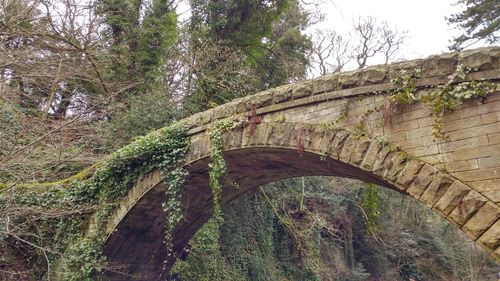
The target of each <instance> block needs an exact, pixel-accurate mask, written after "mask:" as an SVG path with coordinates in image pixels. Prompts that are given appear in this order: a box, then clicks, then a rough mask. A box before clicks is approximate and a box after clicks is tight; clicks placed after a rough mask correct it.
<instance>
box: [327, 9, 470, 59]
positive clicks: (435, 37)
mask: <svg viewBox="0 0 500 281" xmlns="http://www.w3.org/2000/svg"><path fill="white" fill-rule="evenodd" d="M456 1H457V0H419V1H415V0H412V1H410V0H327V1H325V2H326V3H324V4H323V5H321V6H320V8H321V11H322V12H323V13H325V15H326V17H325V22H323V23H321V24H320V28H333V29H334V30H339V31H341V32H347V31H348V30H349V28H350V27H351V26H352V23H353V21H355V20H356V19H358V17H359V16H362V17H364V16H372V17H374V18H377V20H381V21H384V20H385V21H387V22H388V23H389V25H390V26H396V27H397V28H398V30H406V31H408V36H407V38H406V40H405V46H404V48H403V49H402V55H403V57H404V59H413V58H418V57H425V56H429V55H433V54H439V53H442V52H446V51H448V48H447V47H448V46H449V45H450V43H449V42H450V40H451V39H452V38H453V36H454V35H455V36H456V35H457V34H458V32H457V30H453V28H452V27H451V26H449V25H448V24H447V22H446V19H445V17H446V16H450V15H451V14H452V13H456V12H458V11H460V7H456V6H454V5H453V4H454V3H455V2H456Z"/></svg>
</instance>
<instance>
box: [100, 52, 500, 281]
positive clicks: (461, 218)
mask: <svg viewBox="0 0 500 281" xmlns="http://www.w3.org/2000/svg"><path fill="white" fill-rule="evenodd" d="M458 65H467V66H471V67H474V68H475V70H474V71H473V72H471V73H469V74H468V75H467V76H466V77H465V78H463V81H479V80H487V81H491V82H493V83H497V84H498V82H499V81H500V48H486V49H477V50H472V51H466V52H462V53H448V54H442V55H438V56H431V57H428V58H426V59H420V60H414V61H406V62H401V63H395V64H391V65H382V66H375V67H370V68H366V69H363V70H357V71H352V72H345V73H340V74H333V75H327V76H323V77H320V78H317V79H315V80H312V81H304V82H301V83H298V84H295V85H287V86H282V87H278V88H275V89H270V90H267V91H264V92H261V93H258V94H255V95H253V96H248V97H244V98H241V99H237V100H234V101H232V102H230V103H227V104H225V105H222V106H219V107H216V108H214V109H211V110H208V111H205V112H202V113H198V114H196V115H193V116H191V117H189V118H187V119H185V120H184V121H185V122H186V123H187V124H188V125H189V128H190V129H189V137H190V141H191V142H190V147H189V152H188V155H187V157H186V164H185V165H186V167H187V168H188V170H189V176H188V178H187V181H186V184H185V187H184V189H183V194H182V206H183V208H184V219H183V220H182V222H181V223H180V224H179V225H178V226H177V227H176V229H175V230H174V233H173V248H174V250H175V251H176V252H177V253H178V254H179V255H182V250H183V248H184V246H185V245H186V244H187V243H188V241H189V240H190V238H191V237H192V236H193V235H194V234H195V233H196V231H197V230H198V229H199V228H200V227H201V226H202V225H203V224H204V223H205V222H206V221H207V220H208V219H209V217H210V216H211V214H212V212H213V201H212V200H213V198H212V192H211V189H210V188H209V185H208V171H209V170H208V164H209V162H210V145H211V143H210V139H209V135H208V132H207V129H208V128H209V127H210V126H211V123H212V122H213V121H214V120H217V119H222V118H233V119H235V120H238V119H242V118H243V119H249V120H251V121H250V122H248V123H249V124H247V126H240V127H238V128H236V129H234V130H231V131H230V132H228V133H226V135H225V143H224V157H225V160H226V163H227V167H228V171H229V179H227V181H226V182H227V183H229V182H236V183H238V187H235V186H234V185H231V184H226V186H225V187H224V188H223V192H222V195H221V202H222V205H223V204H226V203H227V202H229V201H231V200H233V199H234V198H236V197H238V196H239V195H240V194H242V193H245V192H247V191H250V190H253V189H255V188H257V187H258V186H260V185H263V184H265V183H268V182H272V181H276V180H280V179H284V178H290V177H298V176H313V175H322V176H338V177H348V178H353V179H358V180H362V181H366V182H373V183H376V184H378V185H380V186H384V187H387V188H390V189H393V190H396V191H398V192H400V193H402V194H406V195H408V196H411V197H413V198H415V199H416V200H418V201H420V202H422V203H423V204H425V205H426V206H428V207H429V208H431V209H432V210H435V211H436V212H437V213H439V214H440V215H441V216H443V217H444V218H446V219H447V220H448V221H450V222H451V223H453V224H454V225H456V227H457V228H460V229H461V230H462V231H463V232H465V233H466V234H467V235H468V236H469V237H470V238H471V239H473V240H475V241H477V242H478V243H479V244H480V245H482V246H484V248H485V249H487V250H488V251H489V252H490V253H491V254H492V255H493V256H494V257H496V258H497V259H498V258H499V257H500V220H499V217H500V206H499V203H500V91H498V89H499V87H498V86H497V90H496V92H494V93H492V94H490V95H488V96H487V97H485V98H482V99H479V98H478V99H472V100H470V101H467V102H465V103H464V104H463V105H461V106H460V107H459V108H458V109H456V110H455V111H453V112H447V113H445V114H444V116H443V119H442V125H443V132H444V133H445V134H446V136H447V138H448V139H447V140H443V139H439V138H436V137H434V136H433V134H432V130H433V125H434V124H435V122H436V121H435V117H434V116H433V114H432V113H433V111H432V109H431V108H429V107H427V106H425V105H424V104H423V103H422V102H417V103H414V104H409V105H400V106H398V107H397V108H396V109H395V110H388V109H387V104H388V99H389V95H390V93H391V91H393V90H394V89H395V88H396V86H395V85H394V84H393V83H391V79H392V78H395V77H400V76H401V71H402V70H406V71H410V72H411V71H415V70H418V71H419V72H420V73H421V75H420V77H419V78H418V79H416V85H415V86H416V95H417V96H422V95H425V94H426V93H429V92H430V91H432V90H433V89H436V87H439V86H440V85H443V84H445V83H447V82H448V79H449V76H450V75H452V74H453V73H455V71H456V69H457V66H458ZM165 200H166V198H165V194H164V183H163V182H162V179H161V178H160V174H159V172H153V173H151V174H150V175H148V176H145V177H144V178H142V179H141V180H139V181H138V182H137V184H136V185H135V186H134V187H133V188H132V189H131V190H130V192H129V193H128V195H127V196H126V197H125V198H123V200H122V201H121V202H120V207H119V208H118V209H117V211H116V213H115V214H114V215H113V216H112V219H111V220H110V221H109V223H108V227H107V232H108V237H107V242H106V245H105V250H104V255H105V256H106V257H107V258H108V261H109V262H111V263H112V264H114V265H120V266H122V268H121V270H122V271H124V272H125V273H126V274H129V276H128V277H124V275H122V274H116V273H107V275H108V277H109V279H110V280H161V279H165V278H166V277H165V276H166V275H167V274H168V270H169V269H170V268H171V267H172V265H173V263H174V260H172V259H170V258H167V256H166V246H165V244H164V229H165V214H164V212H163V211H162V203H163V202H165ZM165 260H166V264H164V261H165Z"/></svg>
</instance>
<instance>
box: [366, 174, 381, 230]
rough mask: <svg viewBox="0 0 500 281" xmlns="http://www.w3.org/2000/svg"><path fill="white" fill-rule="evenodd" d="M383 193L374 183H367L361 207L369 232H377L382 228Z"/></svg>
mask: <svg viewBox="0 0 500 281" xmlns="http://www.w3.org/2000/svg"><path fill="white" fill-rule="evenodd" d="M382 204H383V202H382V195H381V192H380V190H379V189H378V188H377V186H376V185H375V184H373V183H368V184H366V188H365V189H364V191H363V195H362V197H361V203H360V206H361V209H362V211H363V214H364V216H365V221H366V226H367V231H368V233H371V234H375V233H377V232H378V231H379V230H380V220H379V219H380V214H381V212H380V208H381V206H382Z"/></svg>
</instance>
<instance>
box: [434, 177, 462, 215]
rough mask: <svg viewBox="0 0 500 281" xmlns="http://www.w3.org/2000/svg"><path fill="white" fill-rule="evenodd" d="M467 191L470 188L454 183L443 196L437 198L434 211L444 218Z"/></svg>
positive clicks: (458, 182) (460, 183)
mask: <svg viewBox="0 0 500 281" xmlns="http://www.w3.org/2000/svg"><path fill="white" fill-rule="evenodd" d="M469 191H470V188H469V187H468V186H467V185H465V184H463V183H462V182H460V181H458V180H456V181H454V182H453V183H452V184H451V186H450V187H449V188H448V189H447V190H446V192H445V193H444V194H443V196H441V198H439V200H438V201H437V203H436V205H434V209H435V210H437V211H438V212H440V213H441V214H443V215H444V216H445V217H446V216H448V215H449V214H450V213H451V211H453V209H455V207H457V206H458V204H459V203H460V202H461V200H462V198H463V197H464V196H465V195H467V193H468V192H469Z"/></svg>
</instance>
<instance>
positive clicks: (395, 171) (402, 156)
mask: <svg viewBox="0 0 500 281" xmlns="http://www.w3.org/2000/svg"><path fill="white" fill-rule="evenodd" d="M408 159H409V156H408V155H407V154H406V153H404V152H402V151H395V152H394V153H393V155H392V158H391V159H390V162H388V164H384V170H385V171H384V172H383V177H384V178H385V179H387V180H388V181H390V182H391V183H393V182H395V181H396V179H397V177H398V175H399V173H401V171H402V170H403V169H404V167H405V166H406V163H407V162H408ZM386 161H387V159H386Z"/></svg>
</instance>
